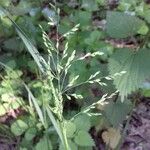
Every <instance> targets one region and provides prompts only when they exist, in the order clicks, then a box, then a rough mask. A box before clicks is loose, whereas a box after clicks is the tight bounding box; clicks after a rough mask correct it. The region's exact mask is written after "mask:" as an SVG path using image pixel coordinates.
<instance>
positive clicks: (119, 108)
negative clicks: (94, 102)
mask: <svg viewBox="0 0 150 150" xmlns="http://www.w3.org/2000/svg"><path fill="white" fill-rule="evenodd" d="M130 110H131V103H129V102H128V101H125V102H123V103H122V102H121V101H120V100H118V101H117V102H116V103H114V102H111V103H109V104H108V105H106V106H105V109H104V115H105V116H106V117H107V119H108V121H109V122H110V123H111V125H113V126H114V127H118V125H119V124H120V123H122V121H123V120H125V119H126V115H127V114H128V113H129V112H130Z"/></svg>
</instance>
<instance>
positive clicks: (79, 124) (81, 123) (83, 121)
mask: <svg viewBox="0 0 150 150" xmlns="http://www.w3.org/2000/svg"><path fill="white" fill-rule="evenodd" d="M74 123H75V125H76V128H77V130H84V131H88V130H89V129H90V127H91V122H90V117H89V116H88V115H87V114H81V115H79V116H77V117H76V118H75V119H74Z"/></svg>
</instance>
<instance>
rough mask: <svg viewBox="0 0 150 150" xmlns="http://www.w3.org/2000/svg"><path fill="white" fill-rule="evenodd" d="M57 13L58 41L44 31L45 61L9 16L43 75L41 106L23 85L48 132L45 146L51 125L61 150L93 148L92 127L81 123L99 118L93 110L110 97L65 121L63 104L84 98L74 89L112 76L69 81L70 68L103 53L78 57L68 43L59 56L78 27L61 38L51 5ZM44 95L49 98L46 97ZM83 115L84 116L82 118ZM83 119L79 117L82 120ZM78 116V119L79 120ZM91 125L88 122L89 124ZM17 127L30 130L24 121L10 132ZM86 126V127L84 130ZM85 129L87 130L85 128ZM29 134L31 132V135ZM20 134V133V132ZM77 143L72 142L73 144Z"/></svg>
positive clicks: (56, 24) (55, 24) (76, 78)
mask: <svg viewBox="0 0 150 150" xmlns="http://www.w3.org/2000/svg"><path fill="white" fill-rule="evenodd" d="M51 6H52V7H53V8H54V10H55V12H56V14H57V21H56V22H54V20H53V19H52V18H49V19H50V22H49V23H48V24H49V25H54V26H56V42H52V41H51V40H50V39H49V36H48V35H47V33H46V32H45V31H44V30H43V28H42V27H41V26H40V28H41V30H42V33H43V34H42V38H43V42H44V45H45V48H46V50H47V58H44V57H43V56H42V55H41V54H40V53H39V52H38V50H37V49H36V47H35V46H34V45H33V44H32V41H31V40H30V39H29V38H28V36H27V35H26V34H25V33H24V32H23V31H22V30H21V28H20V27H19V26H18V25H17V24H16V23H15V22H14V21H13V20H12V19H11V17H10V16H9V15H7V17H8V18H9V19H10V20H11V21H12V23H13V25H14V26H15V28H16V31H17V33H18V35H19V36H20V38H21V39H22V41H23V42H24V44H25V46H26V48H27V50H28V52H29V53H30V54H31V55H32V57H33V58H34V60H35V62H36V64H37V66H38V68H39V70H40V72H41V80H42V82H41V83H42V86H41V87H40V92H41V93H42V96H41V104H39V103H38V102H39V100H38V99H37V98H36V97H35V96H34V93H33V92H32V91H31V90H30V88H29V86H28V85H27V83H23V85H24V87H25V89H26V90H27V93H28V100H29V104H30V109H32V108H33V110H34V109H35V111H36V113H37V114H38V118H39V120H40V122H41V123H42V126H43V128H44V130H45V136H44V137H43V138H46V141H47V142H46V143H49V135H48V133H49V130H50V122H51V123H52V125H53V126H54V128H55V130H56V132H57V134H58V136H59V139H60V141H61V144H60V146H59V147H60V149H61V150H62V149H64V150H73V149H77V145H78V146H94V141H93V140H92V138H91V137H90V135H89V133H88V130H89V129H90V126H89V124H87V126H85V125H84V123H85V122H84V123H83V124H82V121H84V120H87V118H88V116H94V115H95V116H97V115H100V113H97V112H95V111H93V110H94V109H96V107H97V105H101V104H103V103H104V101H105V100H106V98H110V97H112V96H113V95H112V96H110V97H107V94H106V95H104V96H103V97H102V98H100V100H98V101H97V102H95V103H93V104H91V105H90V106H88V107H85V108H84V109H83V110H81V112H79V113H78V114H76V115H75V116H73V117H72V118H70V119H69V120H66V119H65V118H64V114H63V113H64V102H65V101H66V100H67V99H71V98H72V97H74V98H75V99H82V98H83V96H82V95H78V94H76V93H74V92H73V89H74V88H78V87H79V86H82V85H84V84H99V85H100V86H103V85H106V84H105V83H104V82H102V79H106V80H111V79H112V78H111V77H103V78H100V76H99V75H100V72H99V71H98V72H96V73H94V74H92V75H91V76H90V77H89V78H88V79H87V80H85V81H83V82H78V79H79V78H80V74H79V75H77V76H75V77H74V78H72V79H71V81H69V82H68V76H69V74H68V70H69V69H70V68H71V66H72V64H73V63H74V62H78V61H85V60H86V59H87V58H93V57H96V56H101V55H103V53H102V52H94V53H87V54H85V55H82V56H79V55H78V54H77V53H76V51H75V50H74V51H73V52H71V53H69V51H68V49H69V47H68V42H66V44H65V45H64V49H63V52H62V53H60V44H61V42H60V40H61V39H62V38H63V39H64V38H65V39H68V38H69V37H70V36H71V35H72V34H74V32H75V31H77V30H78V27H79V25H76V26H74V27H73V28H72V29H71V30H70V31H68V32H67V33H65V34H63V35H61V36H59V34H58V26H59V20H60V18H59V13H60V10H59V9H57V8H56V7H55V6H53V5H51ZM45 95H47V96H46V98H45ZM81 114H84V115H83V116H80V115H81ZM79 116H80V117H79ZM78 117H79V118H78ZM87 122H88V121H87ZM18 124H19V125H20V126H21V127H22V130H21V131H20V132H21V133H22V132H24V131H25V130H27V128H28V126H27V125H26V124H25V123H24V122H22V121H21V120H17V122H15V123H14V124H13V125H12V127H11V129H12V131H14V130H16V127H17V126H18ZM82 125H83V127H82ZM84 127H85V128H84ZM29 133H30V132H29ZM17 135H19V133H18V132H17ZM72 140H73V141H74V142H75V144H74V143H73V141H72ZM46 149H48V150H50V149H53V148H52V145H51V144H47V148H46Z"/></svg>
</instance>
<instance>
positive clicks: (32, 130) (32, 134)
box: [25, 128, 37, 141]
mask: <svg viewBox="0 0 150 150" xmlns="http://www.w3.org/2000/svg"><path fill="white" fill-rule="evenodd" d="M36 133H37V129H36V128H29V129H28V130H27V131H26V133H25V139H26V140H27V141H31V140H32V139H33V138H34V137H35V136H36Z"/></svg>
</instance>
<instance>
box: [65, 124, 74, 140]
mask: <svg viewBox="0 0 150 150" xmlns="http://www.w3.org/2000/svg"><path fill="white" fill-rule="evenodd" d="M65 128H66V134H67V137H68V138H72V137H73V136H74V133H75V131H76V125H75V124H74V123H73V122H71V121H68V122H66V123H65Z"/></svg>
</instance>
